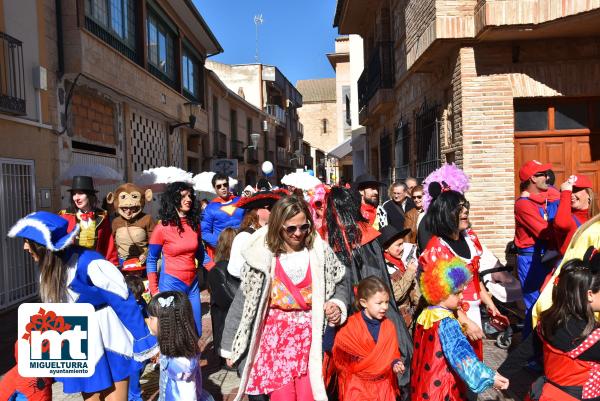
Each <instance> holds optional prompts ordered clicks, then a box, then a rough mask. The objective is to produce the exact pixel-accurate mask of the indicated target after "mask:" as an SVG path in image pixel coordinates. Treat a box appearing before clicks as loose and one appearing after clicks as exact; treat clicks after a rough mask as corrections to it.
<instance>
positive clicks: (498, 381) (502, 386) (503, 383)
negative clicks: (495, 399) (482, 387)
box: [494, 372, 509, 390]
mask: <svg viewBox="0 0 600 401" xmlns="http://www.w3.org/2000/svg"><path fill="white" fill-rule="evenodd" d="M508 384H509V381H508V379H507V378H506V377H504V376H502V375H501V374H500V373H498V372H496V374H495V375H494V388H495V389H496V390H506V389H507V388H508Z"/></svg>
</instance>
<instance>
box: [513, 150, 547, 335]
mask: <svg viewBox="0 0 600 401" xmlns="http://www.w3.org/2000/svg"><path fill="white" fill-rule="evenodd" d="M550 169H552V165H551V164H550V163H540V162H539V161H537V160H530V161H528V162H527V163H525V164H524V165H523V166H521V169H520V170H519V179H520V181H521V190H523V191H525V192H526V193H527V195H528V196H527V197H524V196H521V197H520V198H519V199H517V201H516V202H515V240H514V242H515V246H516V247H517V271H518V275H519V281H520V282H521V286H522V288H523V301H524V303H525V311H526V313H527V316H529V313H530V311H531V308H532V306H533V305H534V304H535V301H536V300H537V298H538V297H539V295H540V288H541V287H542V284H543V283H544V278H545V277H546V275H547V274H548V272H549V270H548V269H547V268H546V267H545V266H544V264H543V262H542V257H543V256H544V253H545V252H546V250H547V248H548V244H549V242H550V240H551V228H550V224H549V221H550V220H552V219H553V218H554V215H553V214H552V213H551V211H550V213H549V210H548V207H547V205H548V177H547V173H546V172H547V171H548V170H550ZM529 322H530V319H526V323H529ZM530 329H531V327H530V326H528V325H527V326H526V328H525V329H524V335H526V334H528V330H530Z"/></svg>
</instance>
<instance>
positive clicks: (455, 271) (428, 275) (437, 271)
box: [419, 256, 472, 305]
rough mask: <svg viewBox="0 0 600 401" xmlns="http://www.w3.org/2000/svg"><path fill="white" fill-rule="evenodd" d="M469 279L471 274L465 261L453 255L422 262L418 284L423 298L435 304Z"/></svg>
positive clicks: (458, 289)
mask: <svg viewBox="0 0 600 401" xmlns="http://www.w3.org/2000/svg"><path fill="white" fill-rule="evenodd" d="M471 279H472V274H471V272H470V271H469V269H467V266H466V264H465V262H464V261H462V260H461V259H460V258H458V257H456V256H454V257H453V258H451V259H445V258H441V259H437V260H435V261H433V262H432V263H429V264H424V265H423V271H422V273H421V275H420V277H419V285H420V287H421V293H422V294H423V297H424V298H425V300H426V301H427V302H428V303H429V304H430V305H437V304H439V303H440V302H442V301H443V300H444V299H446V298H448V297H449V296H450V295H452V294H456V293H457V292H459V291H460V290H461V289H462V288H463V287H464V286H465V285H466V284H467V283H468V282H469V281H470V280H471Z"/></svg>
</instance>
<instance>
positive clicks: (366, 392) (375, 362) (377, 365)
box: [333, 276, 404, 401]
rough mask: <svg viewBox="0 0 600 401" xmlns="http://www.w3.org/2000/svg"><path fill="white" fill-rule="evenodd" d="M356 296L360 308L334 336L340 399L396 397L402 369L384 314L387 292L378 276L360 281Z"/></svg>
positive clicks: (387, 400)
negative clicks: (397, 376)
mask: <svg viewBox="0 0 600 401" xmlns="http://www.w3.org/2000/svg"><path fill="white" fill-rule="evenodd" d="M356 299H357V300H358V303H359V305H360V308H361V309H362V310H361V311H360V312H357V313H355V314H354V315H352V316H351V317H350V318H349V319H348V322H347V323H346V324H345V325H344V326H343V327H342V328H341V329H340V331H339V332H338V333H337V334H336V336H335V342H334V345H333V362H334V366H335V369H336V371H337V375H338V394H339V398H340V400H343V401H363V400H373V401H395V399H396V395H397V394H398V387H397V383H396V373H402V372H403V371H404V364H403V363H402V361H401V360H400V351H398V339H397V338H396V329H395V327H394V324H393V323H392V322H391V321H390V320H388V319H387V318H386V317H385V312H386V311H387V309H388V305H389V301H390V295H389V293H388V289H387V287H386V285H385V284H384V283H383V282H382V281H381V280H380V279H379V278H377V277H375V276H370V277H367V278H365V279H363V280H361V281H360V283H359V284H358V290H357V294H356Z"/></svg>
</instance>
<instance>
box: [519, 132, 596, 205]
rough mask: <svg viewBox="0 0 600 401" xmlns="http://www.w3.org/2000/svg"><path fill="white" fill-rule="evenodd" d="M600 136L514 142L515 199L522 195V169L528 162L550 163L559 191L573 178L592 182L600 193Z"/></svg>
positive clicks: (555, 137)
mask: <svg viewBox="0 0 600 401" xmlns="http://www.w3.org/2000/svg"><path fill="white" fill-rule="evenodd" d="M599 153H600V135H582V136H553V137H528V138H518V137H517V138H515V195H518V193H519V184H520V182H519V169H520V168H521V166H522V165H523V164H524V163H526V162H527V161H529V160H539V161H540V162H542V163H551V164H552V170H553V171H554V174H555V175H556V182H555V186H556V187H557V188H559V187H560V184H561V183H563V182H564V181H565V180H566V179H567V178H568V177H569V176H570V175H571V174H583V175H587V176H588V177H590V178H591V179H592V182H593V183H594V192H595V193H596V194H598V190H599V189H600V154H599Z"/></svg>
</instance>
